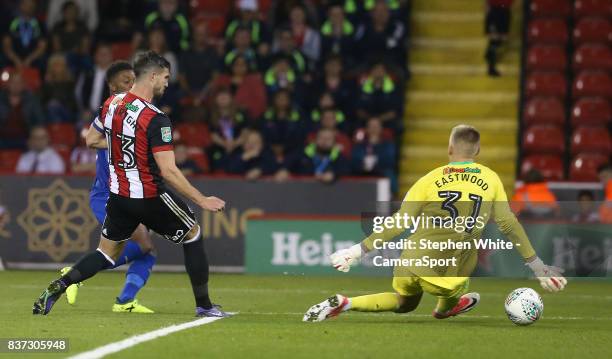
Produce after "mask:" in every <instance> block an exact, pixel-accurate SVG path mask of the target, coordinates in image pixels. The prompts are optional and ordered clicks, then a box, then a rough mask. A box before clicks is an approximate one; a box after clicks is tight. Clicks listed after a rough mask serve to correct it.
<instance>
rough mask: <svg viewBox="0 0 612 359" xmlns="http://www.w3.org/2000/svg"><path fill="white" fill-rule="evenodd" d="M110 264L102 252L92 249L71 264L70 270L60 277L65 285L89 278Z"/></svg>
mask: <svg viewBox="0 0 612 359" xmlns="http://www.w3.org/2000/svg"><path fill="white" fill-rule="evenodd" d="M110 266H112V263H110V262H109V261H108V259H106V257H105V256H104V254H102V253H100V252H99V251H93V252H91V253H89V254H86V255H85V256H84V257H83V258H81V259H79V261H78V262H77V263H76V264H75V265H74V266H72V270H71V271H70V272H68V273H66V274H65V275H64V276H62V277H61V278H60V279H61V280H62V282H64V284H66V286H69V285H71V284H74V283H79V282H82V281H84V280H85V279H87V278H91V277H93V276H94V275H95V274H96V273H98V272H99V271H101V270H102V269H105V268H107V267H110Z"/></svg>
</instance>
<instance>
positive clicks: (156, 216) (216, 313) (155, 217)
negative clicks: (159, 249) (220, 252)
mask: <svg viewBox="0 0 612 359" xmlns="http://www.w3.org/2000/svg"><path fill="white" fill-rule="evenodd" d="M144 224H145V225H146V226H147V227H149V228H151V229H153V230H154V231H155V232H157V233H159V234H161V235H162V236H164V238H166V239H167V240H169V241H171V242H173V243H176V244H182V245H183V255H184V258H185V269H186V271H187V274H188V275H189V280H190V282H191V287H192V290H193V295H194V297H195V302H196V315H197V316H209V317H225V316H228V314H227V313H224V312H223V311H221V310H220V309H219V307H218V306H215V305H213V304H212V303H211V301H210V296H209V293H208V276H209V268H208V258H207V256H206V251H205V249H204V240H203V239H202V235H201V231H200V226H199V225H198V224H197V222H196V220H195V216H194V214H193V212H192V211H191V209H189V207H188V206H187V205H186V204H185V203H184V202H183V201H182V200H181V199H180V198H178V197H176V196H175V195H174V194H172V192H166V193H163V194H162V195H160V197H159V198H157V199H155V200H154V201H153V202H152V203H151V205H150V208H149V211H148V212H147V219H146V222H144Z"/></svg>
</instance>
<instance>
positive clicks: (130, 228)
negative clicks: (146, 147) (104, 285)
mask: <svg viewBox="0 0 612 359" xmlns="http://www.w3.org/2000/svg"><path fill="white" fill-rule="evenodd" d="M129 206H130V203H129V202H128V201H126V200H123V199H121V198H120V197H118V196H111V197H110V198H109V201H108V204H107V216H106V219H105V221H104V225H103V226H102V236H101V237H100V243H99V245H98V248H97V249H96V250H95V251H93V252H90V253H89V254H87V255H85V256H84V257H83V258H81V259H80V260H79V261H78V262H77V263H76V264H75V265H74V266H73V267H72V269H71V270H70V271H68V272H67V273H65V274H64V275H62V276H61V278H59V279H57V280H55V281H53V282H51V284H49V286H48V287H47V289H46V290H45V291H44V292H43V293H42V294H41V295H40V297H39V298H38V299H37V300H36V302H35V303H34V307H33V309H32V312H33V313H34V314H43V315H46V314H48V313H49V312H50V311H51V308H52V307H53V304H55V302H56V301H57V299H58V298H59V297H60V296H61V295H62V294H63V293H64V292H65V291H66V288H67V287H68V286H70V285H72V284H76V283H79V282H82V281H84V280H86V279H88V278H91V277H93V276H94V275H95V274H96V273H98V272H99V271H101V270H103V269H105V268H108V267H112V266H113V265H114V264H115V260H116V259H117V258H118V257H119V254H120V253H121V251H122V250H123V247H124V245H125V243H124V242H125V241H126V240H127V239H128V238H129V237H130V235H131V234H132V232H134V230H135V229H136V227H137V226H138V221H137V220H135V219H134V218H132V217H131V216H130V213H129V212H128V208H127V207H129ZM123 207H126V208H123Z"/></svg>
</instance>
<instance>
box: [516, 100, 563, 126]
mask: <svg viewBox="0 0 612 359" xmlns="http://www.w3.org/2000/svg"><path fill="white" fill-rule="evenodd" d="M523 121H524V122H525V124H526V125H528V126H529V125H538V124H539V125H544V124H551V125H555V126H559V127H563V125H564V124H565V110H564V108H563V103H562V102H561V101H560V100H559V99H558V98H556V97H535V98H532V99H531V100H529V101H527V103H526V104H525V107H524V109H523Z"/></svg>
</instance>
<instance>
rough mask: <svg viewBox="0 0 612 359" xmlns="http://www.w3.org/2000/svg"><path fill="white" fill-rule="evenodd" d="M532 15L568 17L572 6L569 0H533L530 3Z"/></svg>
mask: <svg viewBox="0 0 612 359" xmlns="http://www.w3.org/2000/svg"><path fill="white" fill-rule="evenodd" d="M529 10H530V11H531V15H532V16H535V17H543V16H559V17H567V16H569V15H570V14H571V12H572V8H571V6H570V3H569V1H567V0H532V1H531V3H530V4H529Z"/></svg>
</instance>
